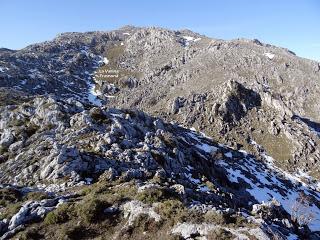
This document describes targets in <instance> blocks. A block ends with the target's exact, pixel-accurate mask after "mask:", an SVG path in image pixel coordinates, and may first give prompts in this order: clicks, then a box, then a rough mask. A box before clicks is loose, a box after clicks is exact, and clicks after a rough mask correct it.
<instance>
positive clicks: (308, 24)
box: [0, 0, 320, 61]
mask: <svg viewBox="0 0 320 240" xmlns="http://www.w3.org/2000/svg"><path fill="white" fill-rule="evenodd" d="M0 9H1V14H0V36H1V37H0V47H5V48H10V49H21V48H23V47H25V46H27V45H29V44H32V43H37V42H42V41H46V40H51V39H53V38H54V37H55V36H56V35H57V34H58V33H62V32H70V31H74V32H85V31H94V30H99V31H108V30H113V29H117V28H119V27H121V26H124V25H134V26H140V27H143V26H158V27H164V28H169V29H175V30H178V29H186V28H187V29H190V30H193V31H196V32H198V33H201V34H204V35H207V36H209V37H214V38H221V39H234V38H249V39H253V38H257V39H259V40H260V41H262V42H264V43H270V44H273V45H276V46H281V47H285V48H288V49H290V50H292V51H294V52H295V53H296V54H297V55H298V56H301V57H305V58H309V59H314V60H317V61H320V27H319V23H320V1H318V0H305V1H299V0H282V1H280V0H269V1H266V0H264V1H253V0H242V1H240V0H239V1H237V0H233V1H232V0H224V1H221V0H220V1H214V0H211V1H210V0H197V1H196V0H161V1H150V0H149V1H148V0H135V1H133V0H131V1H130V0H122V1H102V0H90V1H85V0H64V1H63V0H55V1H53V0H52V1H44V0H28V1H19V0H0Z"/></svg>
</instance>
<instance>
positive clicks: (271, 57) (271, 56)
mask: <svg viewBox="0 0 320 240" xmlns="http://www.w3.org/2000/svg"><path fill="white" fill-rule="evenodd" d="M263 55H265V56H266V57H268V58H269V59H273V58H274V56H275V55H274V54H273V53H269V52H266V53H264V54H263Z"/></svg>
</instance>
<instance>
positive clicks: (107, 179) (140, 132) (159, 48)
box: [0, 26, 320, 239]
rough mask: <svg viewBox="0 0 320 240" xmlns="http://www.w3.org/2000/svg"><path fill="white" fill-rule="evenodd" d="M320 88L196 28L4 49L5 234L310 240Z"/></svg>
mask: <svg viewBox="0 0 320 240" xmlns="http://www.w3.org/2000/svg"><path fill="white" fill-rule="evenodd" d="M319 81H320V65H319V63H317V62H315V61H311V60H306V59H302V58H299V57H297V56H295V54H294V53H292V52H291V51H289V50H287V49H283V48H278V47H275V46H271V45H268V44H263V43H261V42H260V41H258V40H246V39H237V40H231V41H224V40H218V39H211V38H208V37H206V36H203V35H200V34H197V33H193V32H191V31H189V30H181V31H170V30H167V29H161V28H136V27H131V26H126V27H123V28H121V29H119V30H115V31H110V32H88V33H65V34H61V35H59V36H57V37H56V38H55V39H54V40H53V41H48V42H44V43H39V44H34V45H31V46H28V47H26V48H24V49H22V50H19V51H13V50H7V49H0V86H1V89H0V100H1V103H0V133H1V139H0V167H1V171H0V184H2V185H1V187H0V203H1V205H0V206H1V207H0V217H1V219H2V220H1V222H0V235H2V238H3V239H7V238H10V237H18V238H22V239H23V238H27V239H43V238H45V239H51V238H52V239H59V238H61V239H66V238H67V239H75V238H79V237H80V238H81V237H83V238H84V239H95V238H99V237H102V239H104V238H105V239H123V238H131V239H142V238H145V237H146V235H145V234H146V233H148V235H147V236H148V237H149V238H150V239H153V238H155V237H160V236H162V238H163V237H164V236H165V237H164V239H168V238H173V239H175V238H178V239H179V238H183V239H221V238H222V237H225V238H229V239H234V238H235V239H252V236H253V235H254V236H255V237H256V238H257V239H272V238H278V239H297V238H300V239H306V238H307V239H317V238H318V237H319V231H320V229H319V226H320V210H319V209H320V195H319V187H320V185H319V182H318V180H319V164H320V161H319V160H320V149H319V147H318V146H319V144H320V139H319V138H320V125H319V123H318V122H319V121H320V119H319V115H318V112H319V110H320V109H319V104H318V103H319V100H318V99H319V98H318V96H320V92H319V91H320V88H319ZM190 128H191V129H192V130H190ZM199 131H201V132H204V133H201V132H199ZM205 134H206V135H207V136H206V135H205ZM208 136H209V137H208ZM177 209H178V210H179V212H175V211H178V210H177ZM175 215H177V216H179V218H178V219H175V218H173V216H175ZM189 215H190V216H192V217H191V218H188V217H187V216H189ZM77 219H78V220H79V221H78V220H77ZM113 220H114V221H113ZM112 222H113V223H114V224H112ZM146 223H147V225H148V226H149V225H150V226H151V227H150V229H143V228H142V226H143V225H144V224H146ZM102 226H104V227H105V228H106V229H108V230H102V229H103V228H102ZM152 227H154V229H153V228H152ZM141 229H142V230H141ZM155 229H157V230H159V229H160V230H159V231H156V230H155ZM52 231H53V232H52ZM157 234H159V235H157ZM103 236H104V238H103ZM100 239H101V238H100Z"/></svg>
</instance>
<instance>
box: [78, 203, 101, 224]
mask: <svg viewBox="0 0 320 240" xmlns="http://www.w3.org/2000/svg"><path fill="white" fill-rule="evenodd" d="M105 207H106V203H105V202H103V201H101V200H100V199H93V198H92V199H86V200H85V201H84V202H82V203H79V204H77V208H78V209H77V213H78V216H79V217H80V218H81V219H82V220H84V221H85V222H87V223H93V222H96V221H97V220H98V219H99V217H100V216H101V214H103V210H104V209H105Z"/></svg>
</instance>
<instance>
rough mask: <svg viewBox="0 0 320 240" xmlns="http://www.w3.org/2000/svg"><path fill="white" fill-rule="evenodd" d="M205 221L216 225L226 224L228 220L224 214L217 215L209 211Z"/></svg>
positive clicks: (205, 215)
mask: <svg viewBox="0 0 320 240" xmlns="http://www.w3.org/2000/svg"><path fill="white" fill-rule="evenodd" d="M204 220H205V222H207V223H215V224H219V225H222V224H225V223H226V219H225V216H224V215H223V214H220V213H217V212H215V211H208V212H206V213H205V214H204Z"/></svg>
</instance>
